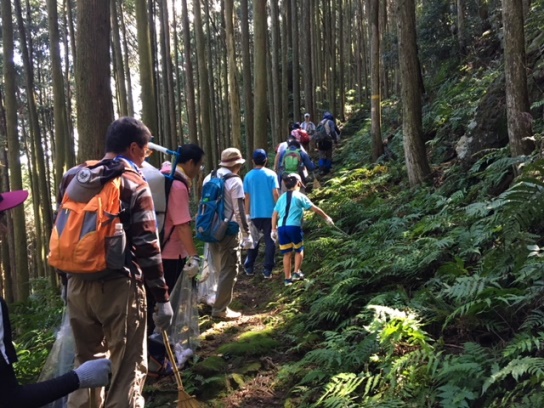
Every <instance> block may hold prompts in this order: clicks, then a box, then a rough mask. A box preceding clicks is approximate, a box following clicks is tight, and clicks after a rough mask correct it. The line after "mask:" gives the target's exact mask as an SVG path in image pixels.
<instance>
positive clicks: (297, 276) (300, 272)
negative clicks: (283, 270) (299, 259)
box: [291, 271, 304, 281]
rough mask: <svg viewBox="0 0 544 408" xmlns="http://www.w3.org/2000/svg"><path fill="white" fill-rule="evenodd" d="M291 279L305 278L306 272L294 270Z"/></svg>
mask: <svg viewBox="0 0 544 408" xmlns="http://www.w3.org/2000/svg"><path fill="white" fill-rule="evenodd" d="M291 279H293V280H294V281H298V280H303V279H304V274H303V273H302V271H298V272H294V273H293V275H292V276H291Z"/></svg>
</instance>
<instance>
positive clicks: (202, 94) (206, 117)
mask: <svg viewBox="0 0 544 408" xmlns="http://www.w3.org/2000/svg"><path fill="white" fill-rule="evenodd" d="M193 12H194V16H195V20H194V25H195V27H194V29H195V34H196V55H197V58H198V69H199V78H198V82H199V94H198V96H199V100H200V128H201V131H202V137H201V140H202V141H203V145H204V151H205V152H206V153H207V154H206V156H204V157H205V158H206V167H207V168H208V169H213V168H214V162H213V157H214V155H213V154H210V153H211V152H212V135H211V131H210V87H209V83H208V81H209V79H208V65H207V63H206V43H205V38H204V30H203V29H202V16H201V10H200V0H193Z"/></svg>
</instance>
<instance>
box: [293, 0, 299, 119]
mask: <svg viewBox="0 0 544 408" xmlns="http://www.w3.org/2000/svg"><path fill="white" fill-rule="evenodd" d="M298 26H299V21H298V13H297V2H296V0H291V39H292V51H293V54H292V55H293V61H292V64H293V65H292V69H293V71H292V75H293V122H298V121H300V61H299V52H298V42H299V30H298Z"/></svg>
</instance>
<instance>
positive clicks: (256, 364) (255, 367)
mask: <svg viewBox="0 0 544 408" xmlns="http://www.w3.org/2000/svg"><path fill="white" fill-rule="evenodd" d="M261 367H262V364H261V362H260V361H253V362H251V363H249V364H247V365H245V366H243V367H240V368H239V369H238V370H236V371H237V372H239V373H241V374H251V373H258V372H259V371H261Z"/></svg>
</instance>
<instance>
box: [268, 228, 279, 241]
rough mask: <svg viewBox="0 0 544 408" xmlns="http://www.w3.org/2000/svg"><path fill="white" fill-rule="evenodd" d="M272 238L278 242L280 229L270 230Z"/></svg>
mask: <svg viewBox="0 0 544 408" xmlns="http://www.w3.org/2000/svg"><path fill="white" fill-rule="evenodd" d="M270 238H272V241H274V243H276V241H277V240H278V230H272V231H271V232H270Z"/></svg>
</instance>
